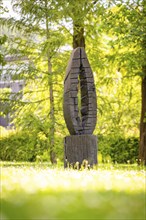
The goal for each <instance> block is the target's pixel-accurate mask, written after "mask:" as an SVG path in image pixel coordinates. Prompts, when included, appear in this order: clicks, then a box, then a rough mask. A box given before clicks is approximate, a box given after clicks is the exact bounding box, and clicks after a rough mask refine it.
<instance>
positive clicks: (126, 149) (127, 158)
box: [110, 137, 139, 163]
mask: <svg viewBox="0 0 146 220" xmlns="http://www.w3.org/2000/svg"><path fill="white" fill-rule="evenodd" d="M138 142H139V140H138V138H136V137H129V138H127V139H126V138H125V139H124V138H119V140H115V141H113V142H112V143H111V145H110V156H111V158H112V161H113V162H114V163H115V162H117V163H136V161H137V159H138Z"/></svg>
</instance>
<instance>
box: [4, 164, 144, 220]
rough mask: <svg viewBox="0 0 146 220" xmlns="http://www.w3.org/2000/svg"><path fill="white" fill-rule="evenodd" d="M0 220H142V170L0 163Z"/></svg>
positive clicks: (109, 166)
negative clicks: (83, 168)
mask: <svg viewBox="0 0 146 220" xmlns="http://www.w3.org/2000/svg"><path fill="white" fill-rule="evenodd" d="M0 169H1V170H0V171H1V201H0V202H1V210H0V211H1V218H0V219H1V220H9V219H13V220H17V219H20V220H21V219H24V220H29V219H30V220H43V219H44V220H47V219H48V220H49V219H50V220H53V219H62V220H64V219H88V220H90V219H100V220H102V219H107V220H108V219H111V220H136V219H137V220H142V219H143V220H145V219H146V197H145V170H144V168H142V167H137V166H136V165H135V166H130V165H129V166H118V165H116V166H112V165H111V164H108V165H99V166H98V168H97V169H94V170H82V171H78V170H69V169H66V170H64V169H63V168H59V167H50V166H49V165H47V164H30V163H6V162H1V165H0Z"/></svg>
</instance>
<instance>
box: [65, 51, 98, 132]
mask: <svg viewBox="0 0 146 220" xmlns="http://www.w3.org/2000/svg"><path fill="white" fill-rule="evenodd" d="M79 89H80V95H81V97H80V99H81V104H80V106H79V103H78V102H79V101H78V95H79ZM63 112H64V118H65V122H66V125H67V128H68V130H69V132H70V134H71V135H82V134H92V133H93V131H94V129H95V126H96V121H97V100H96V90H95V85H94V78H93V73H92V70H91V67H90V64H89V61H88V59H87V55H86V53H85V50H84V48H83V47H78V48H76V49H74V50H73V52H72V54H71V57H70V60H69V63H68V67H67V71H66V76H65V80H64V104H63Z"/></svg>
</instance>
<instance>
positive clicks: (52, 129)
mask: <svg viewBox="0 0 146 220" xmlns="http://www.w3.org/2000/svg"><path fill="white" fill-rule="evenodd" d="M48 72H49V86H50V88H49V94H50V125H51V126H50V160H51V163H52V164H54V163H56V154H55V143H54V134H55V115H54V94H53V82H52V64H51V59H49V58H48Z"/></svg>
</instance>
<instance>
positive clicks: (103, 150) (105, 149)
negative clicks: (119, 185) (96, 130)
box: [0, 130, 138, 163]
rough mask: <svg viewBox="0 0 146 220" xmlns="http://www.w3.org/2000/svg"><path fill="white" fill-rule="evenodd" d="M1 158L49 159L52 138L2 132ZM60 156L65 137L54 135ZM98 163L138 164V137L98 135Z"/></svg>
mask: <svg viewBox="0 0 146 220" xmlns="http://www.w3.org/2000/svg"><path fill="white" fill-rule="evenodd" d="M1 133H2V135H1V138H0V160H3V161H28V162H34V161H43V162H44V161H49V160H50V159H49V158H50V157H49V140H48V138H47V137H46V136H45V134H44V133H43V131H40V130H36V131H35V130H34V131H32V132H30V131H28V130H21V131H7V130H6V131H5V134H4V132H1ZM55 140H56V154H57V158H59V159H60V160H61V161H63V138H60V137H59V136H56V137H55ZM98 152H99V153H98V157H101V158H102V159H101V158H99V162H105V163H106V162H108V161H110V162H114V163H116V162H117V163H135V162H136V159H137V158H138V138H136V137H128V138H124V137H118V136H117V137H114V138H113V137H111V136H99V137H98Z"/></svg>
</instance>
